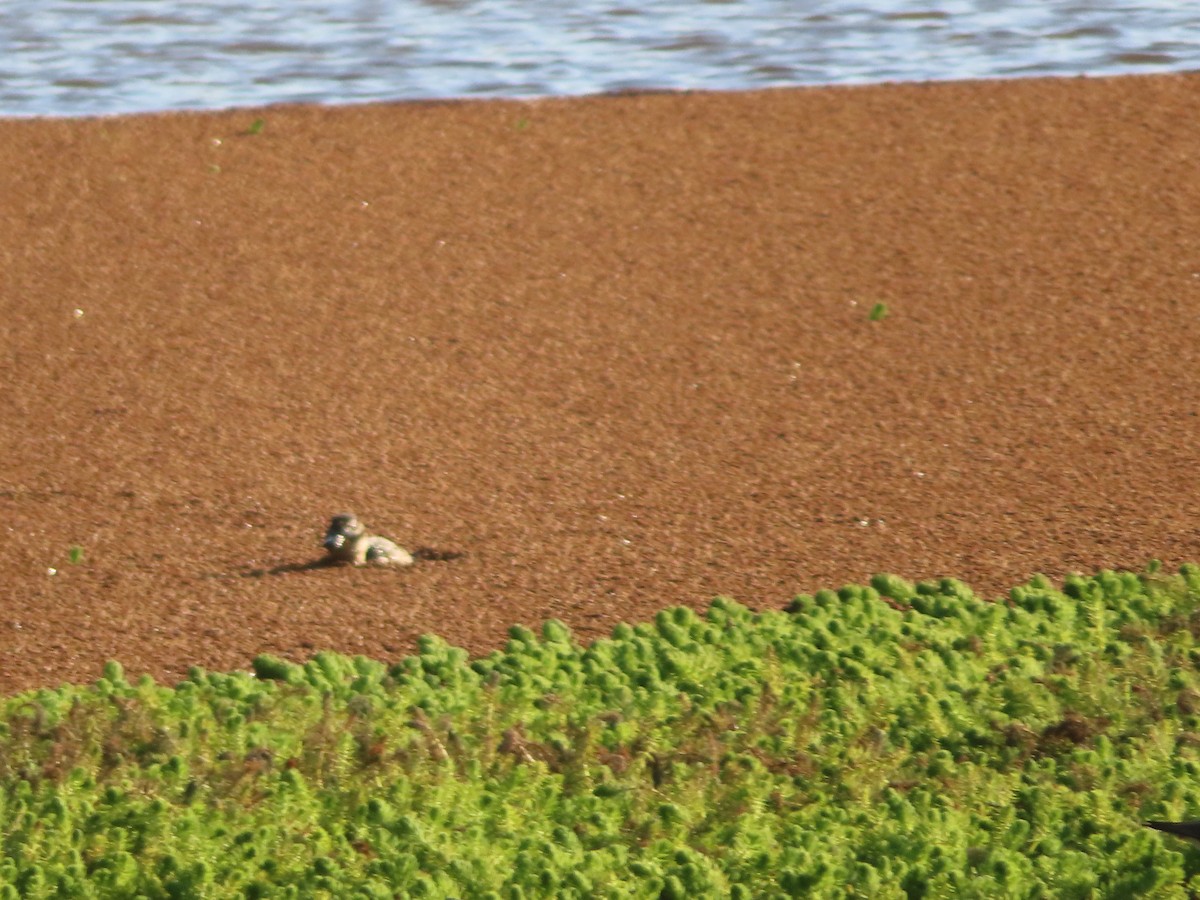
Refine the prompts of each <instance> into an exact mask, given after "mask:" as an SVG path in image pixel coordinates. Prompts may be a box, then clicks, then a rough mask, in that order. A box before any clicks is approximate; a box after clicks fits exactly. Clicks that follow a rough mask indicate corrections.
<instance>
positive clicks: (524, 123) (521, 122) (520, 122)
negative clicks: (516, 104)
mask: <svg viewBox="0 0 1200 900" xmlns="http://www.w3.org/2000/svg"><path fill="white" fill-rule="evenodd" d="M528 127H529V120H528V119H517V131H524V130H525V129H527V128H528Z"/></svg>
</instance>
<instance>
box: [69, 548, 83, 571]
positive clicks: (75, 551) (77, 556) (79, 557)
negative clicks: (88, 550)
mask: <svg viewBox="0 0 1200 900" xmlns="http://www.w3.org/2000/svg"><path fill="white" fill-rule="evenodd" d="M67 559H69V560H70V561H71V565H73V566H77V565H79V564H80V563H81V562H83V548H82V547H80V546H79V545H78V544H72V545H71V549H70V550H68V551H67Z"/></svg>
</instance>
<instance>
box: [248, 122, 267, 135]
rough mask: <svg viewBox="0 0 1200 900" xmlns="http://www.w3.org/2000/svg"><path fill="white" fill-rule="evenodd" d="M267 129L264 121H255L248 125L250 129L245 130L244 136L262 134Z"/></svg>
mask: <svg viewBox="0 0 1200 900" xmlns="http://www.w3.org/2000/svg"><path fill="white" fill-rule="evenodd" d="M266 127H267V120H266V119H255V120H254V121H253V122H251V123H250V127H249V128H247V129H246V132H245V133H246V134H262V130H263V129H264V128H266Z"/></svg>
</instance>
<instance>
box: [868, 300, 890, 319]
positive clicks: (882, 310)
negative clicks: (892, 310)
mask: <svg viewBox="0 0 1200 900" xmlns="http://www.w3.org/2000/svg"><path fill="white" fill-rule="evenodd" d="M887 314H888V308H887V304H886V303H876V304H875V305H874V306H872V307H871V312H870V314H869V315H868V318H869V319H870V320H871V321H872V322H879V321H881V320H883V319H885V318H887Z"/></svg>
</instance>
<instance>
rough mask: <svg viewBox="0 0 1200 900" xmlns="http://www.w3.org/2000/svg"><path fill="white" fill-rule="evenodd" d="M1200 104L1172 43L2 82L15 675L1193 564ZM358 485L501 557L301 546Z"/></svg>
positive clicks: (418, 538) (1, 291) (588, 628)
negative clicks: (959, 57)
mask: <svg viewBox="0 0 1200 900" xmlns="http://www.w3.org/2000/svg"><path fill="white" fill-rule="evenodd" d="M1198 112H1200V76H1195V75H1181V76H1163V77H1157V76H1156V77H1125V78H1106V79H1062V80H1025V81H1014V82H983V83H958V84H933V85H899V86H877V87H861V88H819V89H797V90H777V91H766V92H755V93H730V94H647V95H637V96H622V97H598V98H588V99H569V100H545V101H539V102H499V101H487V102H463V103H413V104H391V105H372V106H361V107H347V108H336V109H331V108H319V107H273V108H269V109H265V110H240V111H235V112H222V113H211V114H166V115H153V116H136V117H128V118H107V119H95V120H65V121H55V120H11V121H0V197H2V198H3V203H2V204H0V305H2V306H0V312H2V315H0V347H2V353H0V372H2V378H3V387H4V390H3V398H2V399H0V436H2V443H0V450H2V454H0V458H2V460H3V468H2V471H0V515H2V517H3V522H4V526H5V528H6V535H5V540H4V542H3V550H0V585H2V587H0V591H2V594H0V693H10V692H13V691H16V690H19V689H24V688H29V687H32V686H39V685H55V684H58V683H61V682H64V681H87V680H90V679H92V678H94V677H96V676H97V675H98V674H99V671H100V668H101V666H102V665H103V663H104V661H105V660H107V659H110V658H115V659H119V660H121V661H122V662H123V663H124V664H125V667H126V669H127V670H128V672H129V673H130V674H131V675H137V674H139V673H142V672H149V673H150V674H152V675H153V676H155V677H156V678H158V679H164V680H167V681H173V680H175V679H178V678H179V677H180V676H181V675H182V674H183V673H184V672H185V671H186V669H187V667H188V666H191V665H201V666H204V667H207V668H210V669H233V668H245V667H246V666H247V665H248V663H249V661H250V660H251V659H252V658H253V656H254V655H255V654H257V653H261V652H269V653H273V654H278V655H282V656H286V657H288V658H291V659H295V660H303V659H305V658H307V657H309V656H311V655H312V653H314V652H315V651H317V650H320V649H324V648H330V649H334V650H338V651H341V652H344V653H351V654H353V653H362V654H367V655H369V656H373V657H377V658H381V659H396V658H398V657H400V656H402V655H404V654H405V653H407V652H409V651H410V650H411V649H412V647H413V645H414V638H415V636H416V635H418V634H420V633H423V632H436V633H438V634H441V635H442V636H444V637H445V638H447V639H448V640H449V641H451V642H452V643H456V644H459V645H461V646H464V647H467V648H468V649H470V650H471V651H472V652H476V653H482V652H486V651H488V650H490V649H492V648H495V647H497V646H500V645H501V644H502V643H503V641H504V638H505V634H506V630H507V628H508V626H509V625H511V624H513V623H518V622H519V623H523V624H526V625H529V626H531V627H537V626H538V624H539V623H540V622H542V621H543V620H545V619H547V618H551V617H554V618H559V619H562V620H563V621H565V622H566V623H568V624H569V625H570V626H571V627H572V628H573V629H574V630H575V632H576V634H577V635H578V636H579V637H580V638H583V639H591V638H594V637H597V636H601V635H605V634H607V633H608V632H609V631H610V630H611V628H612V626H613V625H614V624H615V623H617V622H618V621H630V620H641V619H646V618H648V617H650V616H652V615H653V613H654V612H656V611H657V610H659V609H660V608H662V607H665V606H668V605H674V604H687V605H690V606H693V607H696V608H702V607H704V606H706V605H707V603H708V602H709V600H710V599H711V598H712V597H713V596H714V595H717V594H725V595H731V596H733V597H735V598H737V599H738V600H740V601H742V602H743V603H746V604H748V605H750V606H752V607H754V608H759V609H765V608H771V607H780V606H783V605H784V604H786V603H787V601H788V600H789V599H790V598H791V597H792V596H794V595H795V594H797V593H800V592H809V591H813V590H815V589H818V588H822V587H837V586H839V585H841V584H844V583H848V582H862V581H864V580H865V579H867V578H868V577H869V576H870V575H871V574H872V573H874V572H880V571H887V572H894V573H897V574H900V575H903V576H905V577H908V578H910V579H924V578H932V577H938V576H944V575H952V576H955V577H959V578H962V579H964V580H966V581H968V582H969V583H971V584H972V585H973V586H974V587H975V588H976V589H977V590H978V591H980V592H981V593H983V594H984V595H987V596H995V595H998V594H999V593H1001V592H1003V591H1005V590H1006V589H1007V588H1008V587H1009V586H1011V585H1012V584H1016V583H1019V582H1021V581H1023V580H1024V579H1026V578H1027V577H1028V576H1029V575H1030V574H1032V573H1034V572H1044V573H1046V574H1048V575H1050V576H1052V577H1061V576H1062V575H1063V574H1065V573H1067V572H1070V571H1083V572H1090V571H1092V570H1095V569H1097V568H1101V567H1107V568H1134V569H1140V568H1141V567H1143V566H1144V565H1145V564H1146V562H1147V561H1148V560H1149V559H1151V558H1154V557H1157V558H1160V559H1162V560H1163V561H1164V563H1165V564H1166V565H1167V566H1168V567H1174V566H1177V565H1178V564H1180V563H1182V562H1186V561H1195V560H1200V525H1198V524H1197V511H1198V510H1200V503H1198V502H1197V500H1198V496H1200V440H1198V438H1200V368H1198V362H1200V150H1198V149H1197V148H1200V115H1198V114H1197V113H1198ZM260 117H261V118H263V119H264V120H265V128H263V130H262V131H261V132H260V133H258V134H248V133H245V132H246V131H247V129H248V126H250V124H251V123H252V122H253V121H254V120H255V119H257V118H260ZM875 303H885V304H887V306H888V308H889V310H890V315H889V316H888V317H887V318H886V319H884V320H883V321H880V322H872V321H870V320H869V318H868V312H869V310H870V309H871V307H872V306H873V305H874V304H875ZM343 509H353V510H355V511H357V512H358V513H359V514H360V515H361V516H362V517H363V518H364V519H365V520H366V521H367V522H368V524H370V525H373V526H374V527H375V528H376V529H377V530H379V531H382V532H384V533H386V534H389V535H391V536H393V537H395V538H396V539H398V540H399V541H400V542H401V543H403V544H406V545H408V546H410V547H412V546H421V545H428V546H433V547H437V548H442V549H449V550H462V551H465V552H466V554H467V555H466V556H465V557H464V558H462V559H459V560H455V561H452V562H426V563H421V564H419V565H417V566H416V567H414V568H412V569H410V570H385V569H374V570H356V569H317V570H305V569H303V568H301V564H303V563H305V562H306V561H309V560H312V559H314V558H316V556H317V555H318V550H319V548H318V546H317V541H318V539H319V536H320V532H321V530H322V528H323V526H324V524H325V521H326V519H327V517H328V516H329V515H330V514H332V513H333V512H337V511H340V510H343ZM73 546H79V547H82V548H83V553H84V559H83V561H82V562H80V563H79V564H77V565H72V564H71V563H70V562H69V560H68V554H69V551H70V548H71V547H73ZM50 569H56V570H57V574H54V575H51V574H49V570H50ZM271 570H275V571H274V572H272V571H271Z"/></svg>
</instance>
